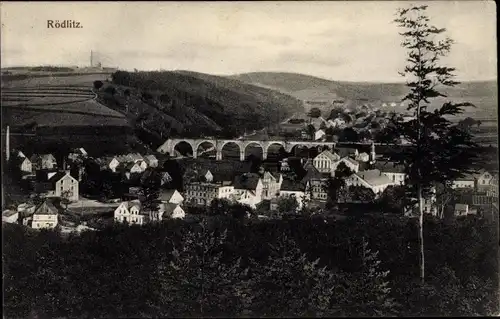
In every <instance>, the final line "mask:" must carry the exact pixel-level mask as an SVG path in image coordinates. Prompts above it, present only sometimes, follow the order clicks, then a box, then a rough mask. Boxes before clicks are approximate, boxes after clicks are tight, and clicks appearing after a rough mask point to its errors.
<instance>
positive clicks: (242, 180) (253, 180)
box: [233, 173, 260, 190]
mask: <svg viewBox="0 0 500 319" xmlns="http://www.w3.org/2000/svg"><path fill="white" fill-rule="evenodd" d="M259 180H260V176H259V175H257V174H253V173H246V174H242V175H240V176H237V177H236V178H235V179H234V183H233V185H234V188H235V189H248V190H255V189H256V188H257V185H258V183H259Z"/></svg>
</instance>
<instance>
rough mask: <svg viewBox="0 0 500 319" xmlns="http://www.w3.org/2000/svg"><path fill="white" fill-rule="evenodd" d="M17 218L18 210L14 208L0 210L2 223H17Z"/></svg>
mask: <svg viewBox="0 0 500 319" xmlns="http://www.w3.org/2000/svg"><path fill="white" fill-rule="evenodd" d="M18 219H19V212H17V211H15V210H9V209H7V210H4V211H3V212H2V222H4V223H11V224H15V223H17V220H18Z"/></svg>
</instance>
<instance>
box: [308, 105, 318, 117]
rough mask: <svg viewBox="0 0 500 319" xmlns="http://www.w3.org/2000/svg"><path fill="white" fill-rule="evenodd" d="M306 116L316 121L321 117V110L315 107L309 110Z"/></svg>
mask: <svg viewBox="0 0 500 319" xmlns="http://www.w3.org/2000/svg"><path fill="white" fill-rule="evenodd" d="M307 116H309V118H313V119H317V118H318V117H320V116H321V110H320V109H318V108H317V107H313V108H312V109H310V110H309V112H308V113H307Z"/></svg>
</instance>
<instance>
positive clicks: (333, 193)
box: [325, 162, 352, 205]
mask: <svg viewBox="0 0 500 319" xmlns="http://www.w3.org/2000/svg"><path fill="white" fill-rule="evenodd" d="M351 175H352V170H351V169H350V168H349V167H347V165H346V164H345V163H344V162H340V163H339V164H338V165H337V168H336V169H335V176H334V177H331V176H330V177H329V178H328V181H327V182H326V185H325V187H326V192H327V196H328V198H327V200H328V204H329V205H332V204H334V203H337V202H338V201H339V200H341V199H343V200H345V199H346V198H345V197H347V192H346V182H345V179H346V178H347V177H349V176H351Z"/></svg>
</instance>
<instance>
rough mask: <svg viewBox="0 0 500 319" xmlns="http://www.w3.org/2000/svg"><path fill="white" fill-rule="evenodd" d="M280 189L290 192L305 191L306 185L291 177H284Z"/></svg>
mask: <svg viewBox="0 0 500 319" xmlns="http://www.w3.org/2000/svg"><path fill="white" fill-rule="evenodd" d="M280 190H282V191H289V192H303V191H304V190H305V185H304V184H303V183H301V182H299V181H292V180H291V179H288V178H286V179H283V183H282V184H281V189H280Z"/></svg>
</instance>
